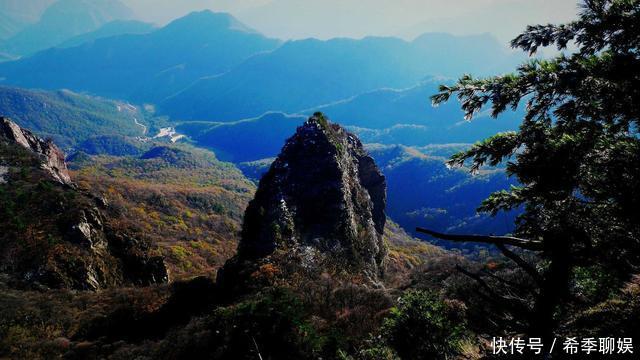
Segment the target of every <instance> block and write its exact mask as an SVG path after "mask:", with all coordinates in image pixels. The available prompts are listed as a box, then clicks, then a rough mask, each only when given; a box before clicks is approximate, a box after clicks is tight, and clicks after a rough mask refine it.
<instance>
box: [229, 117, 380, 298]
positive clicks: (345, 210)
mask: <svg viewBox="0 0 640 360" xmlns="http://www.w3.org/2000/svg"><path fill="white" fill-rule="evenodd" d="M385 205H386V182H385V178H384V176H383V175H382V174H381V172H380V171H379V170H378V168H377V166H376V165H375V163H374V161H373V159H372V158H371V157H370V156H369V155H368V154H367V153H366V151H365V150H364V149H363V147H362V144H361V143H360V141H359V140H358V139H357V137H356V136H355V135H353V134H351V133H349V132H347V131H346V130H344V129H343V128H341V127H340V126H338V125H336V124H331V123H329V122H328V121H327V120H326V118H325V117H324V116H323V115H322V114H320V113H318V114H315V115H314V116H313V117H311V118H310V119H309V120H308V121H307V122H305V123H304V125H302V126H301V127H299V128H298V129H297V132H296V133H295V135H294V136H293V137H291V138H290V139H289V140H287V142H286V144H285V146H284V148H283V149H282V152H281V153H280V155H279V156H278V158H277V159H276V160H275V162H274V163H273V164H272V165H271V168H270V169H269V171H268V172H267V173H266V174H265V175H264V177H263V178H262V180H261V181H260V186H259V188H258V191H257V193H256V195H255V198H254V200H252V201H251V203H250V204H249V206H248V208H247V210H246V212H245V218H244V225H243V230H242V239H241V241H240V244H239V247H238V254H237V256H236V257H235V258H233V259H231V260H230V261H229V262H228V263H227V264H226V265H225V267H224V268H223V269H222V270H221V271H220V272H219V273H218V280H219V283H220V284H221V285H222V286H233V287H236V286H242V284H243V282H247V281H253V280H255V278H256V277H259V276H260V275H261V274H260V272H261V271H262V272H264V271H266V270H265V269H268V270H270V271H271V272H272V273H273V272H276V273H277V274H280V275H283V276H285V277H286V274H285V273H287V272H291V273H296V274H298V273H300V272H306V273H308V274H311V275H312V276H313V274H317V275H319V274H321V273H330V274H331V275H333V276H338V277H341V278H347V279H350V280H355V281H359V282H361V283H365V284H370V285H374V286H376V285H379V283H380V282H379V280H380V277H381V275H382V273H383V272H384V265H385V257H386V255H387V249H386V246H385V244H384V241H383V238H382V234H383V231H384V226H385V220H386V217H385V213H384V209H385ZM287 267H295V268H296V269H295V271H288V270H287ZM261 269H262V270H261ZM270 275H273V274H270ZM251 277H252V278H253V279H251ZM276 277H277V276H276Z"/></svg>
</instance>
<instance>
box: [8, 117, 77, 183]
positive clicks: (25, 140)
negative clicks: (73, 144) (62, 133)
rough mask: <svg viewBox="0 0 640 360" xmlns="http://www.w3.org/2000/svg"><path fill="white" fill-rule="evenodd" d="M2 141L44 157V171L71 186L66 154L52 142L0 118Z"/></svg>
mask: <svg viewBox="0 0 640 360" xmlns="http://www.w3.org/2000/svg"><path fill="white" fill-rule="evenodd" d="M0 140H4V141H6V142H10V143H15V144H18V145H20V146H22V147H24V148H25V149H28V150H31V151H32V152H34V153H36V154H38V155H39V156H41V157H42V169H44V170H46V171H48V172H49V173H50V174H51V177H52V178H53V179H55V180H56V181H58V182H60V183H61V184H67V185H69V184H71V176H69V170H68V169H67V165H66V163H65V162H64V153H63V152H62V151H61V150H60V149H59V148H58V147H57V146H56V145H55V144H53V143H52V142H51V141H45V140H42V139H40V138H39V137H37V136H35V135H34V134H33V133H32V132H31V131H29V130H25V129H22V128H21V127H20V126H18V125H17V124H16V123H14V122H12V121H11V120H9V119H7V118H3V117H0Z"/></svg>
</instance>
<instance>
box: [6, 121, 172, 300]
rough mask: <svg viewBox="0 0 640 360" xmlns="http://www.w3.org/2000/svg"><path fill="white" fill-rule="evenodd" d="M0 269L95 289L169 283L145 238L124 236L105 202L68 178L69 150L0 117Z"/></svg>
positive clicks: (24, 278) (20, 278)
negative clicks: (87, 192) (113, 224)
mask: <svg viewBox="0 0 640 360" xmlns="http://www.w3.org/2000/svg"><path fill="white" fill-rule="evenodd" d="M0 204H2V206H0V229H2V230H3V231H2V232H1V233H0V273H6V274H9V275H10V276H11V277H12V278H13V279H14V281H15V283H16V284H21V285H25V284H26V285H42V286H47V287H52V288H69V289H82V290H97V289H101V288H105V287H109V286H120V285H147V284H152V283H160V282H166V281H168V274H167V270H166V268H165V265H164V262H163V259H162V258H161V257H155V256H152V255H151V248H150V245H149V244H148V243H145V242H143V241H140V240H138V239H135V238H132V237H130V236H128V235H127V234H123V233H121V232H119V231H117V230H115V229H114V227H112V226H111V223H110V220H109V218H108V217H107V216H106V215H105V213H106V210H107V208H108V204H106V203H105V202H104V201H102V200H100V199H97V198H95V197H93V196H91V195H89V194H86V193H83V192H81V191H80V190H78V189H77V187H76V186H75V185H74V184H73V182H72V181H71V177H70V175H69V171H68V170H67V166H66V164H65V162H64V154H63V153H62V151H61V150H60V149H59V148H58V147H57V146H55V145H54V144H53V143H52V142H51V141H45V140H42V139H40V138H38V137H37V136H35V135H34V134H33V133H31V132H30V131H28V130H25V129H22V128H20V127H19V126H18V125H17V124H15V123H13V122H12V121H10V120H8V119H5V118H0Z"/></svg>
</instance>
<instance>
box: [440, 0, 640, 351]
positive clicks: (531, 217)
mask: <svg viewBox="0 0 640 360" xmlns="http://www.w3.org/2000/svg"><path fill="white" fill-rule="evenodd" d="M639 19H640V1H637V0H588V1H586V2H585V3H584V4H583V6H582V10H581V12H580V14H579V16H578V19H577V20H575V21H573V22H570V23H568V24H562V25H535V26H529V27H528V28H527V30H526V31H525V32H524V33H523V34H522V35H520V36H518V37H517V38H516V39H514V40H513V42H512V45H513V47H516V48H520V49H522V50H524V51H528V52H530V53H531V54H533V53H535V52H536V51H537V50H538V49H539V48H541V47H544V46H548V45H555V46H556V47H557V48H558V49H560V50H566V49H567V45H568V44H569V43H570V42H574V43H575V44H576V46H577V49H576V51H574V52H572V53H571V54H569V55H565V54H563V55H559V56H557V57H555V58H553V59H550V60H532V61H530V62H528V63H525V64H523V65H521V66H520V67H519V68H518V69H517V71H516V72H515V73H513V74H508V75H504V76H497V77H493V78H488V79H475V78H473V77H471V76H469V75H465V76H463V77H462V78H461V79H460V80H459V81H458V83H456V84H454V85H452V86H446V85H443V86H442V87H441V89H440V90H441V92H440V93H439V94H437V95H435V96H434V97H433V102H434V103H436V104H438V103H442V102H445V101H447V100H448V99H450V98H451V97H453V96H457V97H458V98H459V99H460V100H461V103H462V109H463V110H464V111H465V113H466V115H467V117H468V118H472V117H473V116H474V115H476V114H477V113H479V112H480V111H481V109H482V108H483V107H484V106H490V107H491V113H492V114H493V116H498V115H499V114H501V113H503V112H504V111H506V110H507V109H509V108H516V107H517V106H519V105H520V104H521V103H526V114H525V116H524V119H523V121H522V125H521V126H520V128H519V130H518V131H516V132H506V133H500V134H497V135H495V136H493V137H491V138H489V139H487V140H485V141H483V142H480V143H478V144H476V145H474V146H473V147H471V148H470V149H469V150H467V151H464V152H462V153H460V154H457V155H455V156H453V157H452V158H451V161H450V164H451V165H458V166H462V165H463V164H465V163H470V164H471V169H472V171H474V170H477V169H479V168H480V167H481V166H483V165H485V164H488V165H497V164H499V163H502V162H507V165H506V171H507V173H508V174H510V175H512V176H514V177H515V178H517V180H518V183H519V184H520V185H519V186H514V187H512V188H511V189H510V190H509V191H501V192H497V193H494V194H493V195H491V196H489V197H488V198H487V199H486V200H485V201H484V202H483V204H482V207H481V208H480V210H482V211H485V212H488V213H492V214H496V213H498V212H501V211H509V210H512V209H515V208H524V213H523V214H522V215H520V216H519V217H518V219H517V222H516V225H517V228H516V230H515V233H514V235H515V236H516V237H517V239H515V240H514V239H513V238H504V237H494V238H489V237H476V238H469V237H463V238H462V240H463V241H464V240H467V241H480V242H487V243H492V244H495V245H496V246H497V247H498V249H500V250H501V251H502V252H503V253H504V255H505V256H506V257H507V258H509V259H511V260H513V261H514V262H515V263H517V264H518V265H519V267H520V268H522V269H523V270H524V271H525V272H526V273H527V274H528V276H529V277H530V279H531V281H532V283H533V284H535V286H534V287H533V289H532V290H529V291H522V289H520V290H518V289H514V288H513V287H511V286H509V289H508V290H502V291H498V292H497V293H493V294H488V295H487V296H488V297H489V298H491V299H492V301H494V302H496V303H500V304H503V306H504V307H505V308H510V309H511V310H510V313H511V316H513V317H514V318H517V319H521V320H522V321H523V327H522V328H520V329H519V331H523V332H526V333H527V334H528V335H530V336H538V337H543V338H545V339H551V338H552V337H553V336H554V334H555V333H557V332H558V331H561V329H560V326H561V324H566V323H567V322H568V321H570V319H572V318H573V317H575V316H576V315H577V313H578V312H579V311H580V310H584V309H587V308H589V307H590V306H593V305H595V302H596V301H598V299H602V298H603V297H607V296H608V295H610V294H612V293H616V292H618V291H619V288H620V286H621V284H622V283H624V282H625V281H628V280H629V279H630V278H631V276H632V275H633V274H635V273H637V269H638V266H639V265H640V257H639V255H640V211H639V209H640V196H639V194H640V166H639V164H640V161H639V160H640V158H639V156H640V138H639V137H638V126H639V119H640V112H639V108H638V106H637V104H638V103H639V102H640V92H639V89H640V56H639V54H640V52H639V44H638V38H640V29H639V28H638V26H637V24H638V20H639ZM427 233H431V234H432V235H435V236H436V237H441V238H444V239H447V238H449V239H451V238H450V237H447V236H446V235H444V234H437V233H436V234H434V233H433V232H430V231H427ZM457 240H460V238H458V239H457ZM507 245H514V246H516V247H517V248H520V249H524V250H526V251H532V252H534V253H535V254H536V255H537V256H538V260H537V261H535V262H534V263H532V262H531V261H525V259H523V257H522V254H521V252H519V251H518V252H514V251H511V250H509V249H508V248H507ZM471 275H472V276H477V275H474V274H471ZM478 278H479V277H478ZM596 289H597V290H596ZM507 291H514V292H515V293H517V294H519V295H518V296H517V297H516V298H513V296H509V298H507V297H506V296H505V295H503V294H506V292H507ZM579 296H581V297H582V300H586V299H590V301H580V300H578V299H577V297H579ZM625 321H637V318H635V319H631V318H630V319H627V320H625ZM620 326H621V327H624V326H625V324H624V323H622V324H620ZM517 331H518V330H517ZM601 335H606V334H601Z"/></svg>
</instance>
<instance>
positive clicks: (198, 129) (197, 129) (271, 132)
mask: <svg viewBox="0 0 640 360" xmlns="http://www.w3.org/2000/svg"><path fill="white" fill-rule="evenodd" d="M306 120H307V118H306V117H305V116H296V115H293V116H292V115H285V114H283V113H269V114H265V115H264V116H261V117H259V118H255V119H249V120H242V121H238V122H233V123H210V122H195V123H184V124H182V125H179V126H177V131H178V132H179V133H181V134H185V135H187V136H189V137H190V138H191V139H192V140H194V141H195V142H196V143H197V144H198V145H199V146H202V147H206V148H209V149H211V150H213V151H214V152H215V153H216V156H218V158H219V159H220V160H223V161H231V162H236V163H239V162H246V161H253V160H258V159H263V158H268V157H275V156H276V155H278V152H280V149H281V148H282V145H284V142H285V140H286V139H287V138H288V137H289V136H291V135H292V134H294V133H295V131H296V128H297V127H298V126H300V125H301V124H302V123H303V122H305V121H306Z"/></svg>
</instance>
